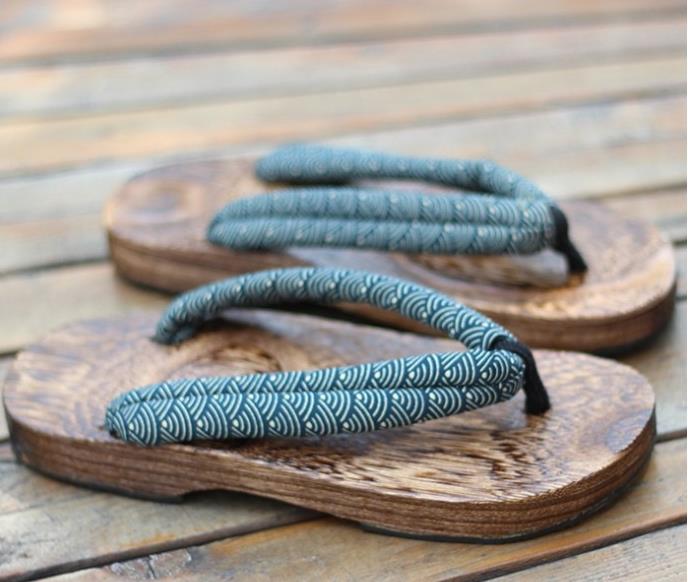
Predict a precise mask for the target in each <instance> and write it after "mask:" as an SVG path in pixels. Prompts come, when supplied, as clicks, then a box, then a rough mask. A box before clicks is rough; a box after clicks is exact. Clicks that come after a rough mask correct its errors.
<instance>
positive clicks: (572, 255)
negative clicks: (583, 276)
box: [550, 206, 588, 273]
mask: <svg viewBox="0 0 688 582" xmlns="http://www.w3.org/2000/svg"><path fill="white" fill-rule="evenodd" d="M550 212H551V213H552V220H553V221H554V229H555V240H554V244H553V245H552V248H554V250H556V251H559V252H560V253H561V254H562V255H564V256H565V257H566V261H567V263H568V266H569V272H570V273H585V272H586V271H587V270H588V265H587V264H586V263H585V260H584V259H583V256H582V255H581V254H580V252H579V251H578V249H577V248H576V247H575V246H574V244H573V243H572V242H571V239H570V238H569V221H568V220H567V219H566V215H565V214H564V213H563V212H562V211H561V208H559V207H558V206H550Z"/></svg>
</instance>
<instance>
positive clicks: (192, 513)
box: [0, 445, 313, 579]
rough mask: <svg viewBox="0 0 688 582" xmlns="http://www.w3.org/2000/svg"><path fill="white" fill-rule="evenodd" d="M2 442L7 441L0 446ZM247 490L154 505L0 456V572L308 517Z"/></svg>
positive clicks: (24, 571) (113, 556)
mask: <svg viewBox="0 0 688 582" xmlns="http://www.w3.org/2000/svg"><path fill="white" fill-rule="evenodd" d="M0 448H1V449H3V450H4V449H9V445H0ZM312 517H313V514H312V513H310V512H307V511H304V510H301V509H298V508H295V507H292V506H289V505H286V504H282V503H277V502H272V501H267V500H264V499H259V498H257V497H251V496H248V495H239V494H230V493H219V492H218V493H205V494H203V495H197V496H194V497H192V498H189V499H187V500H185V501H184V502H183V503H180V504H162V503H156V502H153V501H141V500H136V499H131V498H128V497H122V496H118V495H112V494H108V493H99V492H94V491H90V490H87V489H82V488H79V487H74V486H72V485H67V484H63V483H60V482H58V481H54V480H52V479H47V478H45V477H42V476H40V475H38V474H37V473H34V472H33V471H30V470H29V469H27V468H25V467H23V466H20V465H17V464H16V463H14V462H4V463H0V531H2V536H0V556H2V560H0V578H2V579H6V578H7V577H13V576H21V577H28V576H31V577H34V576H38V575H42V574H48V573H51V572H55V571H62V570H64V569H76V568H80V567H83V566H90V565H92V564H94V563H104V562H105V563H107V562H110V561H112V560H117V559H121V558H120V557H121V556H127V555H129V556H140V555H142V554H145V553H148V552H155V551H161V550H165V549H168V548H173V547H177V548H178V547H184V546H188V545H192V544H197V543H205V542H208V541H211V540H216V539H222V538H227V537H228V536H234V535H240V534H245V533H247V532H252V531H256V530H263V529H266V528H271V527H275V526H280V525H284V524H287V523H293V522H296V521H302V520H304V519H309V518H312Z"/></svg>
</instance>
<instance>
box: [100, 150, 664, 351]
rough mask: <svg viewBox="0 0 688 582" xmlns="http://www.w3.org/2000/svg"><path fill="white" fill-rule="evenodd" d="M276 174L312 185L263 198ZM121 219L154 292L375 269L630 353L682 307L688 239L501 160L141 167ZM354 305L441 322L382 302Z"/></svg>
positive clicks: (354, 158)
mask: <svg viewBox="0 0 688 582" xmlns="http://www.w3.org/2000/svg"><path fill="white" fill-rule="evenodd" d="M402 182H406V183H405V184H402ZM269 184H273V185H281V186H285V185H287V184H299V186H298V187H291V188H287V189H282V190H278V191H275V192H272V193H270V192H268V193H265V194H262V195H256V193H257V192H261V191H265V190H266V189H269V186H268V185H269ZM228 202H229V204H228ZM106 223H107V228H108V234H109V241H110V250H111V254H112V259H113V261H114V263H115V265H116V267H117V270H118V271H119V273H121V274H122V275H123V276H125V277H127V278H129V279H131V280H133V281H136V282H139V283H142V284H145V285H148V286H152V287H155V288H159V289H163V290H167V291H184V290H187V289H190V288H193V287H196V286H198V285H200V284H203V283H207V282H209V281H213V280H217V279H221V278H224V277H227V276H231V275H238V274H242V273H246V272H252V271H257V270H262V269H268V268H277V267H293V266H321V267H340V268H358V267H361V266H364V267H365V268H366V269H368V270H370V271H373V272H377V273H381V274H385V275H389V276H394V277H402V278H406V279H410V280H413V281H416V282H418V283H420V284H424V285H429V286H431V287H433V288H436V289H438V290H440V291H442V292H443V293H445V294H447V295H450V296H452V297H454V298H455V299H457V300H459V301H462V302H463V303H465V304H466V305H469V306H471V307H473V308H475V309H478V310H480V311H481V312H483V313H485V314H486V315H488V316H490V317H492V318H494V319H495V320H496V321H498V322H499V323H501V324H502V325H505V326H507V327H509V329H511V330H512V331H513V332H514V333H516V334H517V335H518V336H519V337H520V338H522V339H523V341H525V342H527V343H528V344H530V345H532V346H535V347H549V348H558V349H573V350H581V351H607V352H609V351H618V350H620V349H623V348H628V347H631V346H633V345H635V344H637V343H639V342H641V341H643V340H645V339H647V338H648V337H650V336H652V335H653V334H655V333H656V332H657V331H658V330H660V329H661V328H662V326H663V325H664V323H665V322H666V321H667V320H668V318H669V316H670V314H671V311H672V309H673V305H674V301H673V294H674V293H673V292H674V286H675V267H674V259H673V253H672V249H671V246H670V244H669V243H668V242H667V241H665V240H664V239H663V238H662V237H661V235H660V234H659V233H658V232H657V230H656V229H655V228H654V227H653V226H652V225H649V224H646V223H642V222H637V221H631V220H626V219H624V218H622V217H620V216H618V215H616V214H614V213H613V212H611V211H610V210H607V209H605V208H604V207H601V206H599V205H595V204H591V203H588V202H567V203H563V204H561V206H559V205H557V204H555V203H554V202H553V201H552V200H551V199H549V198H548V197H547V196H546V195H545V194H544V193H543V192H542V191H540V190H539V189H538V188H537V187H536V186H535V185H534V184H532V183H531V182H529V181H528V180H526V179H525V178H523V177H521V176H518V175H517V174H515V173H513V172H511V171H510V170H507V169H505V168H502V167H500V166H497V165H496V164H493V163H492V162H486V161H462V160H441V159H429V158H426V159H423V158H409V157H404V156H394V155H388V154H380V153H374V152H365V151H359V150H349V149H341V148H330V147H326V146H317V145H292V146H286V147H283V148H280V149H278V150H276V151H275V152H273V153H272V154H270V155H268V156H266V157H265V158H263V159H261V160H259V161H258V162H255V160H250V159H238V160H230V161H217V162H206V163H192V164H181V165H176V166H171V167H168V168H162V169H159V170H155V171H152V172H148V173H146V174H143V175H141V176H138V177H136V178H134V179H133V180H132V181H130V182H129V183H128V184H127V185H126V186H125V187H124V188H123V189H122V190H121V191H119V192H118V193H117V194H116V195H115V196H114V197H113V198H112V199H111V200H110V201H109V203H108V206H107V212H106ZM569 228H570V229H571V233H569ZM574 241H575V244H574ZM341 308H343V309H346V310H349V311H354V312H356V313H357V314H361V315H364V316H366V317H370V318H373V319H376V320H379V321H382V322H386V323H389V324H392V325H394V326H398V327H402V328H406V329H412V330H414V331H422V332H428V331H429V329H428V328H427V326H423V325H422V324H419V323H418V322H415V321H410V320H407V319H404V318H402V317H399V316H398V315H397V314H395V313H389V312H386V311H384V310H381V309H379V308H377V307H371V306H368V305H366V306H363V305H350V304H346V305H342V306H341Z"/></svg>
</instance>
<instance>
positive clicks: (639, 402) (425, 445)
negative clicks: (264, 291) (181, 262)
mask: <svg viewBox="0 0 688 582" xmlns="http://www.w3.org/2000/svg"><path fill="white" fill-rule="evenodd" d="M232 321H233V322H234V323H232V324H230V325H227V324H224V325H218V326H215V327H214V328H213V330H212V331H207V332H206V333H204V334H202V335H200V336H198V337H197V338H195V339H193V340H190V341H188V342H186V343H184V344H182V345H180V346H177V347H173V348H169V347H163V346H160V345H158V344H154V343H153V342H151V341H150V339H149V337H150V333H151V330H152V329H153V328H154V323H155V318H154V317H151V316H145V317H144V316H139V317H130V318H123V319H121V320H110V321H107V320H95V321H92V322H83V323H80V324H73V325H71V326H67V327H65V328H62V329H61V330H57V331H55V332H54V333H53V334H51V335H49V336H48V337H47V338H46V339H45V340H43V341H42V342H39V343H37V344H34V345H33V346H31V347H29V348H27V349H26V350H25V351H23V352H22V353H21V354H20V355H19V356H18V358H17V360H16V361H15V364H14V366H13V368H12V369H11V370H10V373H9V375H8V380H7V382H6V385H5V395H4V401H5V407H6V411H7V416H8V420H9V426H10V433H11V441H12V444H13V448H14V450H15V451H16V453H17V455H18V458H19V459H20V460H21V461H22V462H24V463H26V464H28V465H29V466H33V467H36V468H38V469H39V470H41V471H43V472H45V473H47V474H50V475H55V476H58V477H60V478H63V479H66V480H69V481H73V482H77V483H85V484H92V485H96V486H100V487H105V488H109V489H113V490H118V491H121V492H126V493H131V494H138V495H146V496H177V495H180V494H183V493H187V492H190V491H198V490H209V489H210V490H212V489H230V490H235V491H241V492H246V493H254V494H259V495H262V496H267V497H270V498H274V499H278V500H281V501H287V502H289V503H293V504H295V505H298V506H302V507H306V508H308V509H313V510H317V511H324V512H327V513H330V514H333V515H337V516H340V517H345V518H348V519H354V520H356V521H360V522H363V523H366V524H370V525H373V526H375V527H380V528H384V529H388V530H393V531H399V532H406V533H409V534H413V535H435V536H451V537H459V538H471V539H475V540H504V541H506V540H512V539H514V538H519V537H523V536H532V535H537V534H540V533H544V532H545V531H548V530H551V529H556V528H560V527H564V526H566V525H568V524H570V523H571V522H573V521H578V520H579V519H581V518H582V517H583V516H586V515H588V514H590V513H591V512H593V511H595V510H596V509H599V508H600V507H602V506H606V505H607V504H608V503H610V502H611V501H612V500H613V499H614V498H615V497H616V496H617V495H618V494H619V492H620V491H622V490H623V489H624V488H625V487H626V486H628V484H629V483H630V482H632V481H633V480H634V479H635V478H636V477H637V476H638V474H639V472H640V471H641V469H642V467H643V466H644V465H645V463H646V462H647V458H648V456H649V453H650V451H651V449H652V444H653V441H654V433H655V420H654V394H653V391H652V388H651V387H650V385H649V384H647V382H646V381H645V380H644V379H643V378H642V376H640V375H639V374H637V373H635V372H634V371H633V370H632V369H630V368H627V367H624V366H620V365H619V364H616V363H614V362H611V361H609V360H603V359H600V358H594V357H592V356H585V355H582V354H572V353H571V354H569V353H564V352H539V353H538V354H537V358H538V362H539V368H540V373H541V375H542V378H543V381H544V382H545V384H546V385H547V386H548V391H549V393H550V398H551V399H552V409H551V410H550V411H549V412H548V413H547V414H546V415H544V416H542V417H533V416H527V415H526V414H525V413H524V411H523V399H522V395H521V394H519V395H518V397H516V398H514V399H513V400H510V401H508V402H506V403H502V404H499V405H495V406H492V407H489V408H486V409H482V410H476V411H472V412H469V413H464V414H462V415H457V416H454V417H450V418H447V419H442V420H439V421H434V422H428V423H424V424H419V425H414V426H412V427H407V428H404V429H395V430H388V431H378V432H374V433H362V434H356V435H353V434H352V435H337V436H332V437H325V438H308V439H264V440H254V441H244V442H231V441H229V442H224V443H221V442H214V443H197V444H193V445H169V446H162V447H154V448H144V447H139V446H133V445H127V444H125V443H122V442H121V441H117V440H116V439H114V438H112V437H111V436H110V435H109V434H108V433H106V432H105V431H104V430H103V429H102V428H100V427H102V422H103V413H104V412H103V411H104V410H105V406H106V404H107V402H108V401H109V400H110V399H111V398H112V397H114V396H115V395H116V394H118V393H120V392H122V391H123V390H126V389H128V388H130V387H133V386H137V385H146V384H150V383H152V382H156V381H161V380H163V379H167V378H173V377H189V376H203V375H212V374H242V373H247V372H252V371H271V370H291V369H313V368H318V367H328V366H331V365H338V364H342V363H345V364H349V363H361V362H363V361H374V360H379V359H383V358H385V357H388V356H389V355H390V353H394V355H396V356H401V355H409V354H420V353H425V352H428V351H440V350H446V349H452V348H454V349H456V345H457V344H456V342H448V341H446V340H434V339H432V338H423V337H420V336H414V335H410V334H407V335H403V334H398V333H396V332H392V331H385V330H377V329H374V328H367V329H366V328H362V327H356V326H352V325H351V324H346V323H341V322H339V323H337V322H332V321H328V320H323V319H317V318H309V317H307V316H294V315H287V314H278V313H275V312H273V313H266V312H263V313H260V312H257V313H255V314H251V313H249V314H248V315H247V314H241V316H239V319H235V318H234V317H233V319H232ZM382 343H384V344H385V346H384V347H380V345H381V344H382ZM450 346H451V347H450ZM601 391H604V398H599V397H598V395H599V394H600V392H601Z"/></svg>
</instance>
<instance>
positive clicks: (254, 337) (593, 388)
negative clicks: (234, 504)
mask: <svg viewBox="0 0 688 582" xmlns="http://www.w3.org/2000/svg"><path fill="white" fill-rule="evenodd" d="M419 182H422V184H419ZM287 183H291V184H295V183H297V184H298V187H292V188H289V189H286V190H275V191H274V192H270V191H271V190H273V189H274V188H275V187H276V186H280V187H284V186H285V184H287ZM457 188H458V189H460V190H461V192H458V191H457ZM467 190H468V191H469V192H468V193H467V192H466V191H467ZM258 192H267V193H266V194H263V195H260V196H256V193H258ZM228 202H229V205H227V206H225V208H224V209H223V210H221V211H220V212H219V213H218V210H219V209H220V208H222V207H223V206H224V205H226V204H227V203H228ZM561 209H562V210H563V212H562V210H559V208H558V207H557V206H556V205H554V203H552V202H551V201H548V200H547V199H545V198H544V197H543V195H542V194H541V193H540V192H539V190H537V188H535V187H534V186H533V185H532V184H530V183H529V182H527V181H526V180H524V179H523V178H520V177H518V176H516V175H515V174H513V173H512V172H509V171H508V170H504V169H503V168H499V167H498V166H495V165H493V164H490V163H487V162H458V161H453V160H420V159H411V158H405V157H401V156H390V155H383V154H375V153H370V152H360V151H352V150H338V149H331V148H327V147H316V146H288V147H285V148H282V149H280V150H277V151H276V152H275V153H273V154H271V155H269V156H267V157H266V158H263V159H262V160H259V161H256V160H253V159H237V160H231V161H221V162H209V163H194V164H186V165H177V166H173V167H168V168H163V169H160V170H155V171H152V172H148V173H146V174H143V175H141V176H138V177H136V178H134V179H133V180H132V181H130V182H129V183H128V184H126V186H125V187H124V188H123V189H122V190H121V191H119V192H118V193H117V194H116V195H115V196H114V197H113V198H112V199H111V200H110V202H109V204H108V206H107V213H106V220H107V228H108V234H109V242H110V249H111V254H112V258H113V261H114V263H115V265H116V267H117V270H118V271H119V273H120V274H121V275H122V276H123V277H125V278H127V279H129V280H131V281H134V282H137V283H140V284H143V285H147V286H150V287H154V288H157V289H162V290H166V291H175V292H177V291H187V290H189V289H193V288H195V287H197V286H199V285H204V286H203V287H201V288H199V289H194V290H193V291H189V292H188V293H185V294H183V295H181V296H180V297H179V298H178V299H176V300H175V301H174V302H173V303H172V304H171V306H170V307H169V308H168V310H167V311H166V312H165V314H164V315H163V318H162V319H161V320H160V321H159V322H158V325H157V329H156V318H155V317H151V316H149V315H133V316H130V317H126V318H122V319H118V320H100V321H87V322H81V323H75V324H73V325H69V326H67V327H64V328H62V329H59V330H57V331H54V332H53V333H51V334H50V335H48V336H47V337H45V338H44V339H42V340H41V341H39V342H37V343H35V344H34V345H31V346H29V347H27V348H26V349H25V350H24V351H23V352H22V353H20V354H19V355H18V357H17V359H16V361H15V363H14V365H13V367H12V369H11V371H10V373H9V375H8V378H7V381H6V385H5V390H4V399H5V407H6V411H7V416H8V419H9V424H10V430H11V438H12V444H13V447H14V451H15V453H16V455H17V457H18V459H20V460H21V461H22V462H24V463H26V464H27V465H29V466H31V467H34V468H36V469H37V470H40V471H42V472H44V473H45V474H48V475H51V476H54V477H57V478H60V479H63V480H67V481H70V482H74V483H79V484H84V485H89V486H94V487H99V488H103V489H108V490H112V491H116V492H121V493H126V494H131V495H136V496H143V497H151V498H156V499H163V498H175V497H179V496H181V495H183V494H185V493H188V492H191V491H198V490H208V489H229V490H234V491H242V492H248V493H253V494H256V495H261V496H265V497H271V498H274V499H279V500H283V501H286V502H289V503H293V504H296V505H300V506H303V507H307V508H311V509H314V510H317V511H322V512H325V513H329V514H332V515H336V516H339V517H343V518H346V519H352V520H355V521H358V522H360V523H362V524H364V525H365V526H366V527H370V528H373V529H375V530H381V531H386V532H393V533H396V534H401V535H412V536H427V537H432V538H438V539H458V540H470V541H484V542H495V541H509V540H514V539H521V538H524V537H530V536H535V535H539V534H542V533H545V532H548V531H552V530H554V529H558V528H562V527H565V526H567V525H570V524H572V523H575V522H577V521H579V520H580V519H582V518H583V517H585V516H587V515H589V514H591V513H593V512H595V511H597V510H599V509H600V508H602V507H604V506H606V505H608V504H609V503H611V502H612V501H613V500H614V499H616V498H617V497H618V496H619V495H620V494H621V493H622V492H623V491H624V490H625V489H626V488H627V486H629V485H630V484H631V483H632V482H633V481H634V480H635V479H636V478H637V477H638V476H639V475H640V474H641V472H642V469H643V467H644V466H645V465H646V463H647V461H648V459H649V456H650V453H651V450H652V447H653V443H654V438H655V416H654V394H653V391H652V388H651V387H650V385H649V384H648V382H647V381H646V380H645V379H644V378H643V377H642V376H641V375H639V374H637V373H636V372H634V371H633V370H631V369H629V368H628V367H626V366H623V365H621V364H619V363H616V362H614V361H611V360H607V359H602V358H600V357H597V356H592V355H586V354H582V353H577V352H573V351H548V350H536V351H535V352H534V359H533V357H532V355H531V352H530V350H529V349H528V348H526V347H525V345H524V344H522V343H521V341H523V342H525V344H528V345H531V346H533V347H537V348H550V349H556V350H578V351H586V352H615V351H619V350H622V349H628V348H629V347H632V346H636V345H637V344H640V343H642V342H643V341H645V340H647V339H648V338H649V337H651V336H652V335H654V334H655V333H656V332H657V331H659V330H660V328H661V327H662V326H663V325H664V323H665V322H666V321H667V320H668V318H669V317H670V314H671V311H672V306H673V292H674V280H675V273H674V264H673V256H672V252H671V248H670V246H669V245H668V244H667V243H666V242H665V241H664V240H663V239H662V237H661V236H660V235H659V234H658V233H657V232H656V230H655V229H654V228H653V227H652V226H650V225H647V224H644V223H639V222H632V221H628V220H624V219H623V218H621V217H619V216H616V215H614V214H613V213H611V212H609V211H607V210H605V209H603V208H601V207H599V206H595V205H593V204H589V203H583V202H576V203H566V204H562V205H561ZM564 213H565V217H564ZM567 222H568V224H570V230H571V233H570V237H569V233H568V232H567ZM209 224H210V227H209V226H208V225H209ZM210 241H212V242H210ZM574 243H575V246H574ZM344 247H349V248H344ZM350 247H353V248H350ZM359 269H364V270H365V272H361V271H360V270H359ZM256 271H259V273H255V272H256ZM435 290H437V291H435ZM313 302H317V303H323V304H326V305H336V307H337V309H339V310H343V311H345V312H347V313H348V314H349V316H351V315H355V316H356V317H357V318H359V319H360V318H366V319H367V320H370V321H377V322H382V323H384V324H386V325H387V327H388V328H389V327H397V328H401V329H405V330H412V331H415V332H422V333H420V334H410V333H403V332H399V331H392V330H391V329H383V328H381V327H372V326H361V325H354V324H352V323H350V322H344V321H341V320H342V319H343V318H342V317H341V312H339V315H338V316H337V317H333V318H322V317H314V316H312V315H306V314H303V313H298V314H297V313H293V312H292V313H285V312H282V313H280V312H278V311H273V310H264V309H263V310H256V309H255V308H260V307H274V306H280V305H282V306H287V307H289V308H294V307H295V306H296V305H303V304H304V303H313ZM459 302H460V303H459ZM461 304H464V305H465V306H468V307H464V306H463V305H461ZM239 307H241V308H244V309H235V308H239ZM245 308H248V309H245ZM471 308H473V309H471ZM474 309H475V310H476V311H474ZM478 312H481V313H483V314H485V315H487V316H489V317H490V318H492V319H493V320H495V321H496V322H498V323H493V322H492V321H490V320H489V319H487V317H484V316H483V315H480V313H478ZM330 313H334V312H330ZM500 324H501V325H500ZM502 325H503V326H505V327H501V326H502ZM505 328H507V329H508V330H510V331H507V329H505ZM154 330H156V331H155V337H154V338H153V340H151V335H153V333H154ZM510 332H513V333H514V335H511V333H510ZM437 335H444V336H449V338H451V339H450V340H448V339H440V338H438V337H436V336H437ZM516 337H518V338H519V340H521V341H519V340H517V339H516ZM451 340H454V341H451ZM456 340H458V341H460V342H461V343H463V344H464V346H466V347H467V348H468V350H467V351H459V350H460V349H461V348H460V347H457V346H458V342H457V341H456ZM137 387H138V388H137ZM521 388H523V390H521ZM459 412H461V414H457V413H459Z"/></svg>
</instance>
